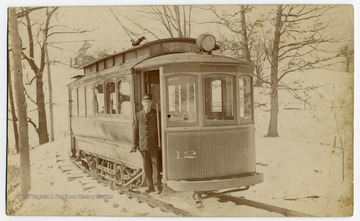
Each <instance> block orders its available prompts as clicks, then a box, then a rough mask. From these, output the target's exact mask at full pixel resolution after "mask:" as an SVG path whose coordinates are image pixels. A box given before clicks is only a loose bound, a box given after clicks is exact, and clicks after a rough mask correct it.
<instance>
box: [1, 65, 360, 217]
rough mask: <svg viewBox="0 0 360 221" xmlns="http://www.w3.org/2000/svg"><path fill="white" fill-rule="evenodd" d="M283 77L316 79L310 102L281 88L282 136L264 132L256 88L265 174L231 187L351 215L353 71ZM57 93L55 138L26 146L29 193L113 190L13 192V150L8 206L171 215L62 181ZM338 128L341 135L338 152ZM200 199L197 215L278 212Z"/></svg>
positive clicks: (260, 164) (309, 82)
mask: <svg viewBox="0 0 360 221" xmlns="http://www.w3.org/2000/svg"><path fill="white" fill-rule="evenodd" d="M286 80H287V81H288V82H294V81H298V82H300V83H301V84H302V87H311V86H320V87H316V89H312V90H309V91H308V92H307V96H308V101H309V102H310V103H311V104H312V105H311V106H310V105H307V106H306V109H305V107H304V103H303V102H300V101H298V100H296V99H294V98H293V97H292V96H291V95H290V94H289V93H288V92H286V91H280V93H279V100H280V109H279V123H278V125H279V135H280V137H277V138H268V137H265V135H266V132H267V128H268V121H269V112H268V111H267V110H268V109H269V102H268V97H267V96H268V95H266V94H267V91H266V90H265V91H264V90H263V89H257V90H256V96H255V101H256V103H257V104H263V105H260V106H258V107H257V108H256V112H255V114H256V115H255V123H256V148H257V149H256V154H257V155H256V158H257V159H256V161H257V171H258V172H260V173H263V174H264V182H263V183H261V184H258V185H256V186H254V187H251V188H250V190H248V191H246V192H241V193H233V194H234V195H238V196H245V197H247V198H249V199H252V200H258V201H261V202H265V203H269V204H273V205H277V206H283V207H286V208H289V209H293V210H296V211H299V212H303V213H307V214H312V215H315V216H349V215H351V214H352V209H353V208H352V200H353V199H352V197H353V193H352V180H353V163H352V158H353V156H352V153H353V147H352V146H353V143H352V140H353V134H352V119H353V74H349V73H343V72H335V71H329V70H316V71H309V72H304V73H301V75H300V74H298V75H293V77H291V78H288V79H286ZM298 84H299V83H298ZM305 95H306V94H305ZM63 97H64V96H63ZM58 99H59V101H61V99H60V98H58ZM62 99H64V102H65V103H61V102H59V103H58V104H59V105H57V106H56V109H55V111H56V113H57V115H56V116H55V119H56V122H57V123H58V124H57V125H62V128H61V129H57V131H58V132H57V136H56V137H57V138H58V139H57V140H56V141H55V142H53V143H49V144H45V145H41V146H35V147H33V148H32V150H31V172H32V173H31V176H32V189H31V190H30V194H35V195H39V194H43V195H47V194H59V195H63V194H68V195H72V194H79V193H81V194H87V195H96V194H107V195H111V196H113V198H112V199H108V200H104V199H86V200H85V199H82V200H73V199H66V200H64V199H46V200H45V199H27V200H21V199H19V198H17V196H18V195H17V194H18V193H19V191H20V185H19V181H20V177H19V171H18V167H19V156H18V155H16V154H14V153H12V152H11V154H10V156H9V162H8V186H7V188H8V202H7V203H8V204H7V205H8V207H7V209H8V214H14V215H85V216H92V215H100V216H174V215H173V214H171V213H163V212H161V211H160V210H159V209H152V208H150V207H149V206H148V205H147V204H146V203H142V204H138V203H137V202H136V200H134V199H132V200H130V199H128V198H127V197H125V196H123V195H118V194H117V193H115V192H114V191H112V190H110V188H107V187H96V188H94V189H90V190H88V191H87V192H84V191H83V190H82V187H81V184H80V183H79V182H77V181H76V180H74V181H70V182H68V181H67V176H66V174H65V173H62V172H61V171H60V170H59V168H58V167H57V165H56V164H55V153H56V150H57V149H60V150H65V151H67V149H68V148H69V138H68V137H67V136H66V128H67V127H66V126H67V124H66V123H64V114H63V113H67V109H66V108H67V107H66V98H62ZM335 116H336V118H335ZM335 119H336V120H335ZM60 122H62V123H60ZM339 136H340V137H341V138H342V140H343V141H344V145H343V146H344V150H345V151H344V158H343V152H342V146H341V144H340V142H339ZM335 137H336V145H335V147H334V140H335ZM343 159H344V163H343ZM343 171H344V172H343ZM167 200H170V201H172V202H174V204H175V205H176V206H179V207H183V208H188V209H191V208H193V207H194V202H192V201H191V194H190V193H177V194H175V195H172V196H168V197H167ZM204 204H205V208H204V210H203V211H201V212H199V211H198V212H197V214H198V215H199V216H279V214H272V213H269V212H264V211H261V210H258V209H254V208H250V207H245V206H236V205H234V204H233V203H223V204H219V203H217V202H216V200H215V199H210V200H207V201H205V203H204Z"/></svg>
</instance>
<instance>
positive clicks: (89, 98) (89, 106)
mask: <svg viewBox="0 0 360 221" xmlns="http://www.w3.org/2000/svg"><path fill="white" fill-rule="evenodd" d="M85 94H86V116H87V117H93V116H94V111H93V99H94V93H93V88H92V85H91V84H89V85H86V86H85Z"/></svg>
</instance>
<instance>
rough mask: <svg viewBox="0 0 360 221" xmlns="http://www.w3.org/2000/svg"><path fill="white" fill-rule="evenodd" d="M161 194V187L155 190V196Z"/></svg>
mask: <svg viewBox="0 0 360 221" xmlns="http://www.w3.org/2000/svg"><path fill="white" fill-rule="evenodd" d="M161 192H162V188H161V187H158V188H156V194H157V195H160V194H161Z"/></svg>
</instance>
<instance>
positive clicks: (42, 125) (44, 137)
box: [36, 73, 49, 145]
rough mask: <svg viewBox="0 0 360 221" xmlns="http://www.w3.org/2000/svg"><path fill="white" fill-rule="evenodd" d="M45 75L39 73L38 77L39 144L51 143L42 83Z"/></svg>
mask: <svg viewBox="0 0 360 221" xmlns="http://www.w3.org/2000/svg"><path fill="white" fill-rule="evenodd" d="M42 76H43V73H39V74H38V75H37V77H36V103H37V108H38V119H39V123H38V128H39V144H40V145H41V144H44V143H48V142H49V135H48V130H47V124H46V111H45V98H44V97H45V96H44V89H43V81H42Z"/></svg>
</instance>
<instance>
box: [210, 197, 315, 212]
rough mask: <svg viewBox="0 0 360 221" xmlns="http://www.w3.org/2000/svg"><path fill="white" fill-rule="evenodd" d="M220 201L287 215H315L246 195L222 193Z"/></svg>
mask: <svg viewBox="0 0 360 221" xmlns="http://www.w3.org/2000/svg"><path fill="white" fill-rule="evenodd" d="M217 198H218V199H219V201H220V202H228V201H231V202H234V203H235V204H236V205H246V206H250V207H254V208H258V209H263V210H267V211H269V212H274V213H279V214H282V215H284V216H286V217H313V215H310V214H306V213H302V212H298V211H294V210H290V209H286V208H283V207H279V206H274V205H271V204H267V203H262V202H258V201H254V200H249V199H246V198H245V197H235V196H231V195H221V196H217Z"/></svg>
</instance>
